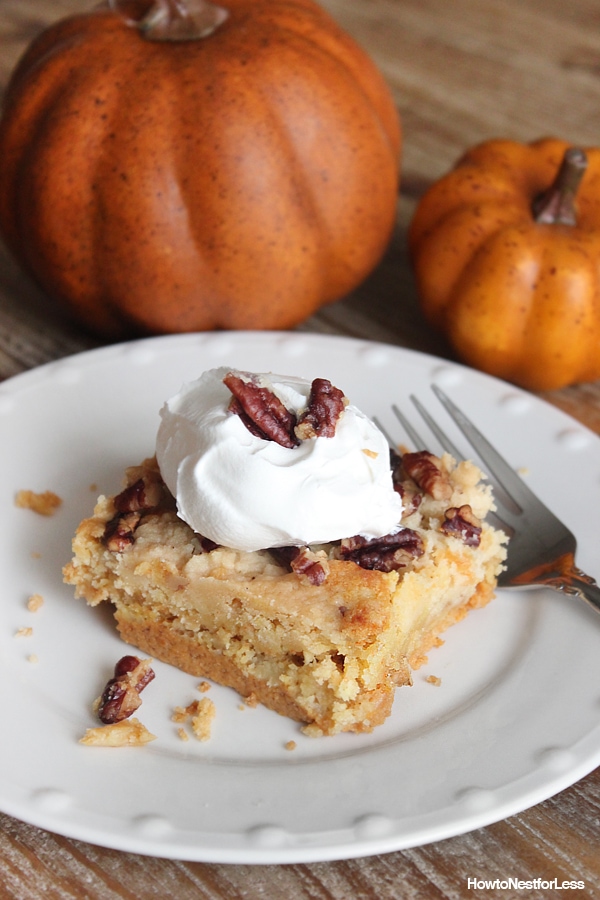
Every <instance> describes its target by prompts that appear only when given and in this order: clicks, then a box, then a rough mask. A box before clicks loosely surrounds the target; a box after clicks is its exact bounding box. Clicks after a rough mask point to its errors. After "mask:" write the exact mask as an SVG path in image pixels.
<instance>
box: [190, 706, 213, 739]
mask: <svg viewBox="0 0 600 900" xmlns="http://www.w3.org/2000/svg"><path fill="white" fill-rule="evenodd" d="M197 710H198V711H197V714H196V715H195V716H193V717H192V731H193V732H194V734H195V735H196V737H197V738H198V740H199V741H208V740H209V738H210V735H211V730H212V723H213V721H214V718H215V715H216V713H217V709H216V706H215V704H214V703H213V702H212V700H209V699H208V697H203V699H202V700H200V701H199V702H198V707H197Z"/></svg>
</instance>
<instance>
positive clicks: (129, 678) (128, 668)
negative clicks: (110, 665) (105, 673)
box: [98, 656, 154, 725]
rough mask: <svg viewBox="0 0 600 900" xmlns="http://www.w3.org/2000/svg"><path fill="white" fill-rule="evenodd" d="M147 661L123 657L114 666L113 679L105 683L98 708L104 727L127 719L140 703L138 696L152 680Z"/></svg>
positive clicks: (135, 657)
mask: <svg viewBox="0 0 600 900" xmlns="http://www.w3.org/2000/svg"><path fill="white" fill-rule="evenodd" d="M150 662H151V660H149V659H144V660H140V659H138V658H137V656H123V657H122V658H121V659H120V660H119V661H118V663H117V664H116V666H115V674H114V678H111V679H110V681H108V682H107V684H106V687H105V688H104V691H103V692H102V696H101V697H100V705H99V707H98V718H99V719H100V721H101V722H104V724H105V725H112V724H113V723H115V722H122V721H123V720H124V719H128V718H129V716H131V715H132V714H133V713H134V712H135V711H136V709H138V708H139V706H140V705H141V703H142V700H141V697H140V694H141V692H142V691H143V690H144V688H145V687H146V686H147V685H148V684H149V683H150V682H151V681H152V679H153V678H154V671H153V669H151V668H150Z"/></svg>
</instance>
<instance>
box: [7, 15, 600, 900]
mask: <svg viewBox="0 0 600 900" xmlns="http://www.w3.org/2000/svg"><path fill="white" fill-rule="evenodd" d="M323 5H324V6H325V7H326V8H327V9H329V10H330V12H331V13H332V14H333V15H334V16H335V17H336V18H337V20H338V21H339V22H340V23H341V24H342V25H343V26H344V27H345V28H346V29H347V30H348V31H349V32H351V33H352V34H353V35H354V36H355V37H356V38H357V39H358V40H359V41H360V42H361V43H362V44H363V46H364V47H365V48H366V49H367V50H368V51H369V52H370V53H371V55H372V56H373V58H374V59H375V60H376V61H377V62H378V63H379V65H380V67H381V68H382V70H383V72H384V74H385V76H386V77H387V79H388V81H389V84H390V86H391V88H392V90H393V92H394V95H395V98H396V101H397V105H398V108H399V110H400V113H401V116H402V120H403V125H404V148H403V180H402V190H401V196H400V201H399V208H398V227H397V230H396V234H395V237H394V239H393V242H392V244H391V247H390V249H389V252H388V254H387V256H386V258H385V259H384V261H383V263H382V264H381V265H380V267H379V268H378V270H377V271H376V272H375V273H374V274H373V276H372V277H371V278H369V280H368V281H367V283H366V284H365V285H364V286H363V287H361V288H360V289H359V290H357V291H356V292H355V293H354V294H353V295H352V296H350V297H348V298H346V299H344V300H342V301H340V302H338V303H336V304H334V305H332V306H330V307H327V308H325V309H323V310H322V311H321V312H319V313H318V314H317V315H315V316H314V317H313V318H311V319H310V320H309V321H308V322H306V323H304V324H303V325H302V326H300V327H301V329H302V330H305V331H313V332H326V333H334V334H343V335H352V336H361V337H366V338H370V339H374V340H381V341H386V342H389V343H393V344H397V345H401V346H406V347H412V348H416V349H419V350H424V351H426V352H430V353H434V354H438V355H441V356H450V355H451V354H450V352H449V350H448V348H447V346H446V345H445V343H444V342H443V341H442V340H441V339H440V338H439V337H438V336H436V335H434V334H433V333H432V332H431V331H430V330H429V329H428V328H427V326H426V325H425V324H424V322H423V320H422V318H421V316H420V314H419V310H418V304H417V299H416V294H415V289H414V284H413V280H412V276H411V272H410V267H409V264H408V260H407V253H406V228H407V223H408V222H409V220H410V217H411V215H412V212H413V209H414V206H415V202H416V201H417V200H418V198H419V197H420V196H421V194H422V193H423V191H424V189H425V188H426V186H427V185H428V184H429V183H431V181H432V180H434V179H436V178H437V177H439V176H440V175H442V174H443V173H444V172H445V171H446V170H447V169H448V168H449V167H450V166H451V165H452V163H453V162H454V161H455V160H456V159H457V158H458V156H459V155H460V154H461V153H462V152H463V151H464V150H465V149H466V148H467V147H468V146H470V145H472V144H474V143H476V142H478V141H480V140H484V139H486V138H491V137H508V138H514V139H518V140H525V141H527V140H533V139H535V138H537V137H541V136H546V135H556V136H559V137H564V138H567V139H569V140H571V141H573V142H575V143H582V144H584V145H585V144H588V145H593V144H594V143H597V141H598V134H599V132H598V123H599V121H600V119H599V115H600V113H599V110H600V62H599V60H600V3H599V2H598V0H570V2H569V3H565V2H564V0H452V2H451V3H449V2H448V0H324V2H323ZM88 6H89V2H88V0H0V89H1V88H3V86H4V85H5V84H6V81H7V78H8V76H9V73H10V70H11V69H12V67H13V65H14V63H15V62H16V60H17V58H18V56H19V55H20V53H21V52H22V50H23V49H24V47H25V46H26V44H27V43H28V42H29V41H30V40H31V39H32V38H33V37H34V36H35V35H36V34H37V33H39V32H40V31H41V30H42V29H43V28H44V27H45V26H46V25H48V24H50V23H51V22H53V21H55V20H56V19H58V18H61V17H62V16H64V15H66V14H69V13H73V12H80V11H84V10H85V9H87V8H88ZM0 165H1V160H0ZM94 345H95V342H94V340H93V339H92V338H90V337H89V335H87V334H85V333H84V332H82V331H80V330H79V329H78V328H77V327H76V326H75V325H73V324H72V323H71V322H69V321H68V319H66V318H65V317H63V316H62V315H61V314H60V313H58V312H57V311H56V310H54V309H53V308H51V306H50V305H49V304H48V303H47V302H46V301H45V298H44V297H43V296H42V295H41V294H40V293H39V291H38V290H37V289H36V288H34V287H33V286H32V284H31V283H30V282H29V281H28V280H27V278H26V277H25V276H24V275H23V274H21V273H20V272H19V270H18V268H17V267H16V266H15V265H14V263H13V262H12V261H11V260H10V259H9V257H8V254H7V253H6V251H5V250H4V249H3V248H2V247H0V379H3V378H8V377H10V376H12V375H14V374H17V373H18V372H21V371H24V370H26V369H29V368H32V367H33V366H36V365H39V364H41V363H44V362H47V361H49V360H52V359H56V358H59V357H62V356H66V355H68V354H71V353H74V352H77V351H80V350H84V349H87V348H89V347H92V346H94ZM544 396H545V398H546V399H547V400H549V401H550V402H551V403H554V404H556V405H557V406H559V407H561V408H562V409H563V410H566V411H567V412H568V413H570V414H571V415H572V416H574V417H575V418H577V419H579V420H580V421H581V422H583V423H585V424H586V425H587V426H588V427H590V428H591V429H593V430H594V431H596V432H597V433H600V383H599V382H596V383H595V384H586V385H579V386H575V387H570V388H567V389H565V390H561V391H556V392H552V393H548V394H545V395H544ZM2 727H3V728H5V727H9V723H6V722H3V724H2ZM599 847H600V769H598V770H596V771H595V772H593V773H591V774H589V775H588V776H587V777H585V778H583V779H582V780H581V781H580V782H579V783H577V784H575V785H573V786H572V787H570V788H569V789H567V790H565V791H563V792H562V793H561V794H559V795H557V796H555V797H553V798H551V799H550V800H547V801H546V802H544V803H541V804H540V805H538V806H536V807H534V808H532V809H530V810H527V811H526V812H524V813H522V814H520V815H516V816H513V817H512V818H510V819H507V820H505V821H502V822H499V823H497V824H493V825H490V826H489V827H487V828H484V829H481V830H478V831H474V832H472V833H470V834H466V835H463V836H459V837H455V838H452V839H448V840H445V841H440V842H438V843H433V844H430V845H428V846H424V847H417V848H414V849H409V850H404V851H399V852H395V853H390V854H386V855H382V856H375V857H370V858H364V859H356V860H351V861H339V862H325V863H316V864H312V865H283V866H255V867H254V866H246V865H237V866H236V865H216V864H200V863H188V862H179V861H170V860H163V859H154V858H145V857H142V856H136V855H134V854H130V853H121V852H118V851H113V850H107V849H103V848H99V847H95V846H91V845H88V844H85V843H83V842H81V841H77V840H69V839H66V838H63V837H60V836H57V835H54V834H50V833H46V832H44V831H41V830H39V829H37V828H35V827H32V826H30V825H27V824H23V823H21V822H19V821H16V820H14V819H11V818H9V817H8V816H5V815H2V814H0V898H2V900H4V898H19V900H34V898H42V897H43V898H45V900H65V898H78V900H79V898H86V900H87V898H90V900H92V898H93V900H95V898H98V900H100V898H101V900H125V898H126V900H133V898H151V897H156V898H161V900H163V898H167V897H174V898H177V900H192V898H211V900H212V898H228V900H237V898H240V900H241V898H244V900H254V898H257V900H258V898H269V900H279V898H281V900H289V898H294V900H303V898H306V900H308V898H311V900H361V898H365V900H367V898H368V900H371V898H372V900H385V898H419V900H421V898H424V900H429V898H431V900H434V898H436V900H438V898H453V900H455V898H461V897H474V898H476V897H477V898H479V897H481V898H483V897H500V896H501V897H513V896H514V897H522V896H527V897H529V898H537V897H539V898H542V897H548V896H550V895H554V892H550V891H548V890H547V889H535V888H533V889H531V890H527V891H511V890H501V891H490V890H483V889H481V890H480V889H469V888H468V883H467V879H468V878H469V877H471V878H473V877H474V878H477V879H479V880H481V879H488V880H494V879H496V878H500V879H503V878H507V877H509V876H513V877H515V878H521V879H525V880H528V879H535V878H539V879H544V880H552V879H554V878H557V879H558V880H559V882H560V881H562V880H563V879H566V880H570V879H576V880H582V881H584V882H585V890H583V891H576V892H575V894H576V895H577V896H586V897H600V852H599ZM563 894H564V892H563Z"/></svg>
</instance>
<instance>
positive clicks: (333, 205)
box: [0, 0, 401, 338]
mask: <svg viewBox="0 0 600 900" xmlns="http://www.w3.org/2000/svg"><path fill="white" fill-rule="evenodd" d="M224 5H226V7H227V9H228V11H229V17H228V19H227V20H226V21H225V23H224V24H222V25H221V26H220V27H219V28H218V29H217V30H216V31H215V32H214V33H213V34H212V35H210V36H209V37H206V38H203V39H200V40H194V41H185V42H176V43H171V42H168V43H164V42H160V43H159V42H155V41H148V40H146V39H144V38H143V37H142V36H141V35H140V33H139V31H138V29H136V28H135V27H132V26H131V25H128V24H127V23H126V21H125V20H124V19H123V17H122V16H120V15H118V14H116V13H113V12H110V11H108V10H105V9H104V10H95V11H93V12H91V13H89V14H85V15H81V16H76V17H72V18H69V19H64V20H62V21H60V22H58V23H57V24H56V25H55V26H53V27H51V28H50V29H48V30H47V31H46V32H44V33H43V34H42V35H41V36H40V37H39V38H38V39H37V40H36V41H35V42H34V43H33V44H32V45H31V47H30V48H29V50H28V51H27V52H26V54H25V56H24V58H23V59H22V61H21V62H20V64H19V65H18V66H17V69H16V71H15V73H14V74H13V77H12V80H11V83H10V85H9V88H8V91H7V95H6V99H5V109H4V115H3V119H2V121H1V123H0V159H1V160H2V165H1V167H0V229H1V231H2V233H3V236H4V238H5V240H6V243H7V244H8V246H9V247H10V248H11V250H12V252H13V254H14V255H15V257H16V258H17V259H18V260H19V261H20V263H21V264H22V266H23V267H24V268H25V269H26V270H28V271H29V273H30V274H32V275H33V276H34V278H35V279H36V280H37V281H38V282H39V284H40V285H41V286H42V288H43V289H44V291H45V292H46V293H47V294H48V295H49V296H50V297H52V298H55V299H56V300H58V301H61V302H63V303H65V304H66V305H67V306H68V307H70V309H71V310H72V311H73V312H74V313H75V315H76V316H77V317H78V318H79V319H80V320H81V321H82V322H83V323H84V324H85V325H87V326H88V327H90V328H91V329H93V330H94V331H96V332H99V333H101V334H103V335H106V336H109V337H113V338H115V337H121V336H127V335H129V334H131V333H140V332H141V333H161V332H177V331H194V330H207V329H214V328H219V327H220V328H238V329H262V328H287V327H290V326H293V325H295V324H297V323H298V322H300V321H302V320H303V319H304V318H306V317H307V316H309V315H311V314H312V313H313V312H314V311H315V310H316V309H317V308H318V307H320V306H321V305H323V304H325V303H329V302H331V301H333V300H336V299H338V298H339V297H341V296H343V295H344V294H346V293H348V292H349V291H351V290H352V289H353V288H354V287H356V286H357V285H358V284H359V283H360V282H361V281H362V280H364V278H365V277H366V276H367V275H368V274H369V272H370V271H371V270H372V269H373V268H374V267H375V265H376V264H377V262H378V261H379V260H380V258H381V256H382V255H383V252H384V250H385V248H386V246H387V243H388V241H389V238H390V235H391V231H392V228H393V225H394V222H395V216H396V203H397V190H398V177H399V176H398V167H399V153H400V143H401V139H400V127H399V122H398V116H397V112H396V109H395V106H394V103H393V100H392V97H391V94H390V92H389V90H388V88H387V86H386V84H385V82H384V80H383V78H382V76H381V75H380V73H379V72H378V71H377V69H376V68H375V66H374V64H373V63H372V62H371V60H370V59H369V58H368V56H367V55H366V54H365V53H364V52H363V51H362V50H361V49H360V48H359V47H358V46H357V45H356V44H355V42H354V41H353V40H352V39H351V38H350V37H349V36H348V35H346V34H345V33H344V32H343V31H342V30H341V29H340V28H339V27H338V26H337V25H336V24H335V23H334V22H333V20H332V19H331V18H330V17H329V16H327V15H326V14H325V13H324V12H323V11H322V10H321V9H320V8H319V7H318V6H316V5H315V4H314V3H313V2H312V0H294V2H293V3H292V2H280V0H226V3H225V4H224ZM147 6H148V3H147V2H146V3H144V2H139V3H136V2H133V3H131V4H129V8H130V11H131V12H132V13H135V16H136V18H137V17H139V14H140V10H142V9H144V8H145V7H147Z"/></svg>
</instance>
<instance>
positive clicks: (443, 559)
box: [64, 369, 505, 735]
mask: <svg viewBox="0 0 600 900" xmlns="http://www.w3.org/2000/svg"><path fill="white" fill-rule="evenodd" d="M240 448H241V449H240ZM157 457H158V461H157ZM157 457H152V458H150V459H147V460H146V461H145V462H143V463H142V464H141V465H140V466H136V467H132V468H130V469H129V470H128V471H127V473H126V484H125V486H124V488H123V490H122V491H121V493H119V494H118V495H117V496H115V497H110V498H107V497H100V498H99V500H98V503H97V505H96V508H95V510H94V514H93V516H92V517H91V518H89V519H86V520H84V521H83V522H82V523H81V524H80V526H79V528H78V529H77V533H76V536H75V538H74V541H73V552H74V557H73V559H72V561H71V562H70V563H69V564H68V565H67V566H66V567H65V570H64V575H65V580H66V581H67V582H68V583H70V584H73V585H74V586H75V589H76V595H77V596H78V597H83V598H85V600H86V601H87V602H88V603H89V604H90V605H92V606H94V605H96V604H98V603H100V602H103V601H108V602H110V603H112V604H113V605H114V612H115V618H116V621H117V625H118V628H119V631H120V633H121V635H122V637H123V639H124V640H125V641H127V642H128V643H130V644H133V645H134V646H135V647H137V648H139V649H140V650H141V651H143V652H144V653H146V654H148V655H149V656H152V657H153V658H155V659H160V660H163V661H164V662H167V663H171V664H172V665H174V666H177V667H178V668H180V669H183V670H184V671H186V672H189V673H191V674H193V675H195V676H201V677H208V678H211V679H213V680H214V681H216V682H218V683H220V684H223V685H227V686H229V687H232V688H234V689H235V690H237V691H238V692H239V693H240V694H241V695H242V696H244V697H248V696H250V695H252V696H253V697H255V698H256V699H258V700H259V701H260V702H261V703H263V704H265V705H266V706H268V707H269V708H271V709H273V710H275V711H276V712H278V713H281V714H283V715H285V716H289V717H291V718H293V719H296V720H298V721H300V722H303V723H306V725H307V728H306V729H305V731H306V732H307V733H309V734H314V735H317V734H335V733H337V732H340V731H358V732H361V731H370V730H371V729H373V728H374V727H375V726H376V725H379V724H381V723H382V722H383V721H384V720H385V718H386V717H387V716H388V715H389V713H390V710H391V707H392V702H393V697H394V689H395V688H396V687H397V686H398V685H405V684H410V681H411V669H413V668H415V667H417V666H418V665H419V664H421V663H422V662H423V660H424V657H425V654H426V653H427V652H428V650H429V649H430V648H431V647H433V646H435V645H436V644H437V643H438V642H439V637H438V636H439V634H440V632H442V631H443V630H444V629H445V628H447V627H448V626H449V625H451V624H453V623H454V622H457V621H458V620H459V619H461V618H462V617H463V616H464V615H465V614H466V613H467V612H468V610H469V609H471V608H473V607H478V606H482V605H484V604H485V603H487V602H488V601H489V600H490V598H491V597H492V596H493V591H494V587H495V583H496V577H497V574H498V572H499V571H500V569H501V566H502V561H503V559H504V556H505V551H504V540H505V539H504V535H503V534H502V533H501V532H498V531H496V530H494V529H493V528H492V527H491V526H490V525H489V524H487V523H486V522H485V521H484V519H485V515H486V513H487V512H488V511H489V510H490V509H491V508H492V507H493V499H492V495H491V489H490V487H489V486H488V485H485V484H483V483H482V482H481V472H480V471H479V470H478V469H477V468H476V466H474V465H473V463H470V462H461V463H458V464H456V462H455V461H454V460H453V459H452V458H451V457H450V456H448V455H444V456H443V457H442V458H441V459H438V458H437V457H435V456H432V455H431V454H428V453H425V452H419V453H406V454H404V455H400V454H396V453H391V454H390V452H389V449H388V448H387V445H386V443H385V439H384V438H383V436H382V435H381V433H380V432H379V431H378V430H377V429H376V428H375V426H374V425H373V424H372V423H371V422H370V421H369V420H368V419H367V418H366V417H365V416H363V415H362V413H360V411H358V410H356V409H355V407H352V406H351V405H349V404H348V402H347V401H346V398H344V397H343V395H342V394H341V392H339V391H338V390H337V389H336V388H333V387H332V386H331V385H330V384H329V382H326V381H324V380H321V379H317V380H316V381H314V382H312V384H311V383H308V382H304V381H302V380H298V379H283V378H280V377H278V376H268V377H267V376H256V375H250V374H248V373H238V372H234V371H231V370H228V369H220V370H212V371H211V372H209V373H205V376H203V378H202V379H199V381H198V382H194V383H193V384H192V385H187V386H185V387H184V389H183V390H182V392H181V394H179V395H178V396H177V397H176V398H173V399H172V400H171V401H169V403H167V404H166V405H165V408H164V409H163V411H162V424H161V428H160V430H159V435H158V440H157Z"/></svg>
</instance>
